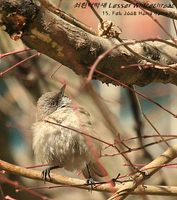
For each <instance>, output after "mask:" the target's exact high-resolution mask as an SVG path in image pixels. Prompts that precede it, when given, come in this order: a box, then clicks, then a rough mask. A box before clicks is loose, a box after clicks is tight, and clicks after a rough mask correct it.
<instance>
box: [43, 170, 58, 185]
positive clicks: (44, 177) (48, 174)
mask: <svg viewBox="0 0 177 200" xmlns="http://www.w3.org/2000/svg"><path fill="white" fill-rule="evenodd" d="M57 168H60V167H59V166H54V167H48V168H46V169H45V170H44V171H42V174H41V175H42V179H43V181H44V184H45V182H46V177H47V176H48V177H49V178H50V181H51V176H50V171H51V170H52V169H57Z"/></svg>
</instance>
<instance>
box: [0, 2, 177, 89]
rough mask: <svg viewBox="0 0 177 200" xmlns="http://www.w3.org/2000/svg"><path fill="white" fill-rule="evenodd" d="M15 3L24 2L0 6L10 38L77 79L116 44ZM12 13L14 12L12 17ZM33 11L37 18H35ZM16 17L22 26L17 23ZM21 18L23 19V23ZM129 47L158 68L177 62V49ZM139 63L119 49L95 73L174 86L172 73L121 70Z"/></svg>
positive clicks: (162, 45) (97, 76) (151, 44)
mask: <svg viewBox="0 0 177 200" xmlns="http://www.w3.org/2000/svg"><path fill="white" fill-rule="evenodd" d="M12 2H13V3H12ZM17 2H18V4H19V2H24V1H22V0H20V1H17V0H14V1H10V0H2V1H1V2H0V13H1V15H0V17H1V21H2V23H3V24H4V25H5V26H6V27H7V32H8V33H9V34H10V36H11V37H12V36H13V37H14V35H17V36H19V37H21V39H22V41H23V42H24V43H25V44H26V45H27V46H29V47H31V48H34V49H36V50H37V51H39V52H41V53H44V54H46V55H48V56H49V57H51V58H53V59H55V60H56V61H58V62H60V63H62V64H64V65H66V66H67V67H69V68H71V69H72V70H73V71H75V73H77V74H79V75H82V76H87V75H88V72H89V69H88V68H89V67H91V66H92V64H93V63H94V61H95V60H96V59H97V58H98V56H99V55H101V54H102V53H103V52H105V51H106V50H108V49H110V48H111V47H112V46H113V45H114V44H119V41H118V40H117V39H115V38H111V39H103V38H101V37H99V36H94V35H91V34H89V33H87V32H85V31H84V30H82V29H80V28H78V27H76V26H74V25H72V24H70V23H68V22H66V21H65V20H63V19H61V18H60V17H58V16H56V15H55V14H53V13H51V12H50V11H48V10H46V9H45V8H41V7H40V6H37V5H36V4H35V3H30V2H32V0H27V1H25V3H27V2H28V4H30V6H31V7H29V6H28V7H27V6H26V7H25V8H24V7H23V9H22V8H21V7H20V6H18V8H14V7H15V6H16V3H17ZM23 5H24V4H23ZM33 7H34V8H33ZM14 9H16V12H15V13H14V12H13V15H11V14H12V11H13V10H14ZM25 9H26V10H25ZM30 9H32V10H33V15H32V17H31V15H29V17H28V15H27V13H30ZM34 10H35V11H36V14H34ZM23 12H24V14H23ZM30 14H31V13H30ZM17 15H18V16H17ZM9 16H11V17H9ZM19 16H20V20H21V21H22V22H23V23H19V21H20V20H19ZM21 16H25V19H24V18H22V17H21ZM21 21H20V22H21ZM19 24H20V26H19ZM25 24H26V25H25ZM15 38H16V37H15ZM17 38H18V37H17ZM129 47H131V49H132V50H133V51H135V52H136V53H137V54H140V55H141V56H144V57H147V58H149V59H152V60H153V61H156V62H159V63H161V64H165V65H171V64H174V63H176V62H177V57H176V55H177V48H176V47H174V46H171V45H167V44H165V43H163V42H157V41H156V42H141V43H137V44H134V45H129ZM138 63H142V58H140V57H138V56H137V55H134V54H133V53H132V52H130V51H128V50H127V49H126V48H125V47H124V46H119V47H117V49H114V50H113V51H111V52H110V53H109V54H108V55H107V56H105V57H104V58H103V60H101V62H99V64H98V65H97V68H96V69H97V70H99V71H101V72H103V73H105V74H107V75H109V76H111V77H113V78H114V79H116V80H119V81H121V82H123V83H124V84H127V85H129V84H136V85H139V86H145V85H147V84H149V83H154V82H156V83H157V82H158V83H165V84H166V83H172V84H175V85H177V73H176V71H175V70H171V69H168V68H163V67H161V68H160V69H157V68H154V67H152V66H142V67H129V68H125V69H122V68H121V66H127V65H130V64H138ZM93 79H97V80H100V81H102V82H104V83H112V84H115V85H117V84H118V83H116V82H115V81H112V80H110V79H109V78H107V77H105V76H103V75H100V74H98V73H96V72H95V73H94V75H93Z"/></svg>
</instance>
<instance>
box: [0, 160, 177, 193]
mask: <svg viewBox="0 0 177 200" xmlns="http://www.w3.org/2000/svg"><path fill="white" fill-rule="evenodd" d="M146 167H147V166H146ZM0 169H3V170H5V171H7V172H10V173H13V174H15V175H18V176H23V177H26V178H30V179H35V180H41V181H43V180H42V177H41V172H40V171H34V170H31V169H26V168H23V167H20V166H17V165H13V164H10V163H8V162H5V161H3V160H0ZM148 171H149V170H148ZM0 180H2V181H5V179H4V178H1V176H0ZM46 181H47V182H50V183H54V184H59V185H68V187H76V188H80V189H86V190H89V189H90V186H89V185H84V184H85V180H81V179H75V178H68V177H64V176H61V175H56V174H53V173H51V180H49V178H48V177H47V180H46ZM128 183H129V182H127V183H126V184H128ZM17 186H18V185H17ZM54 187H56V186H54ZM121 187H122V184H115V187H114V188H112V189H114V191H117V190H120V189H121ZM45 188H47V186H46V187H45ZM49 188H50V189H51V188H52V186H50V187H49ZM29 189H30V188H29ZM26 190H27V189H26ZM93 190H94V191H100V192H110V184H109V183H105V184H99V186H97V187H93ZM142 191H143V194H144V195H158V196H159V195H162V196H177V187H175V186H160V185H158V186H152V185H143V186H139V187H138V188H136V189H135V190H134V191H130V194H132V195H142Z"/></svg>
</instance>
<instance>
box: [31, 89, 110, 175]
mask: <svg viewBox="0 0 177 200" xmlns="http://www.w3.org/2000/svg"><path fill="white" fill-rule="evenodd" d="M64 88H65V86H64V87H63V88H62V89H61V90H60V92H48V93H46V94H44V95H42V96H41V97H40V98H39V100H38V102H37V122H36V123H34V124H33V126H32V132H33V149H34V152H35V154H36V156H37V158H38V160H39V161H40V162H42V163H47V164H49V166H51V167H53V166H59V167H63V168H64V169H66V170H68V171H73V170H82V171H83V174H84V176H85V177H86V178H90V177H89V174H88V171H87V168H86V165H88V166H89V168H90V172H91V174H90V175H91V176H92V177H93V176H95V174H97V175H98V176H105V175H106V174H107V173H106V171H105V170H104V168H102V167H101V166H99V167H98V165H97V164H96V160H95V157H94V155H93V153H95V152H96V153H97V154H99V155H100V153H101V149H102V145H101V142H99V141H97V140H94V139H91V138H88V137H86V136H84V135H82V134H80V133H78V132H76V131H73V130H69V129H67V128H64V127H61V126H57V125H54V124H50V123H47V122H45V121H44V120H48V121H51V122H54V123H59V124H61V125H63V126H66V127H70V128H73V129H75V130H79V131H82V132H84V133H87V134H89V135H92V136H95V137H97V138H98V135H97V134H96V132H95V130H94V129H93V128H92V125H91V122H90V115H89V113H88V112H87V111H85V110H84V109H83V108H78V109H74V108H73V107H72V105H71V100H70V99H69V98H68V97H67V96H64ZM88 143H89V145H88ZM90 146H91V149H90ZM100 168H101V169H100Z"/></svg>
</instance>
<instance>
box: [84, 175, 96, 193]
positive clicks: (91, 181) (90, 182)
mask: <svg viewBox="0 0 177 200" xmlns="http://www.w3.org/2000/svg"><path fill="white" fill-rule="evenodd" d="M85 184H86V185H90V190H89V191H90V192H92V190H93V185H94V180H93V178H88V179H87V181H86V183H85Z"/></svg>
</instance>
